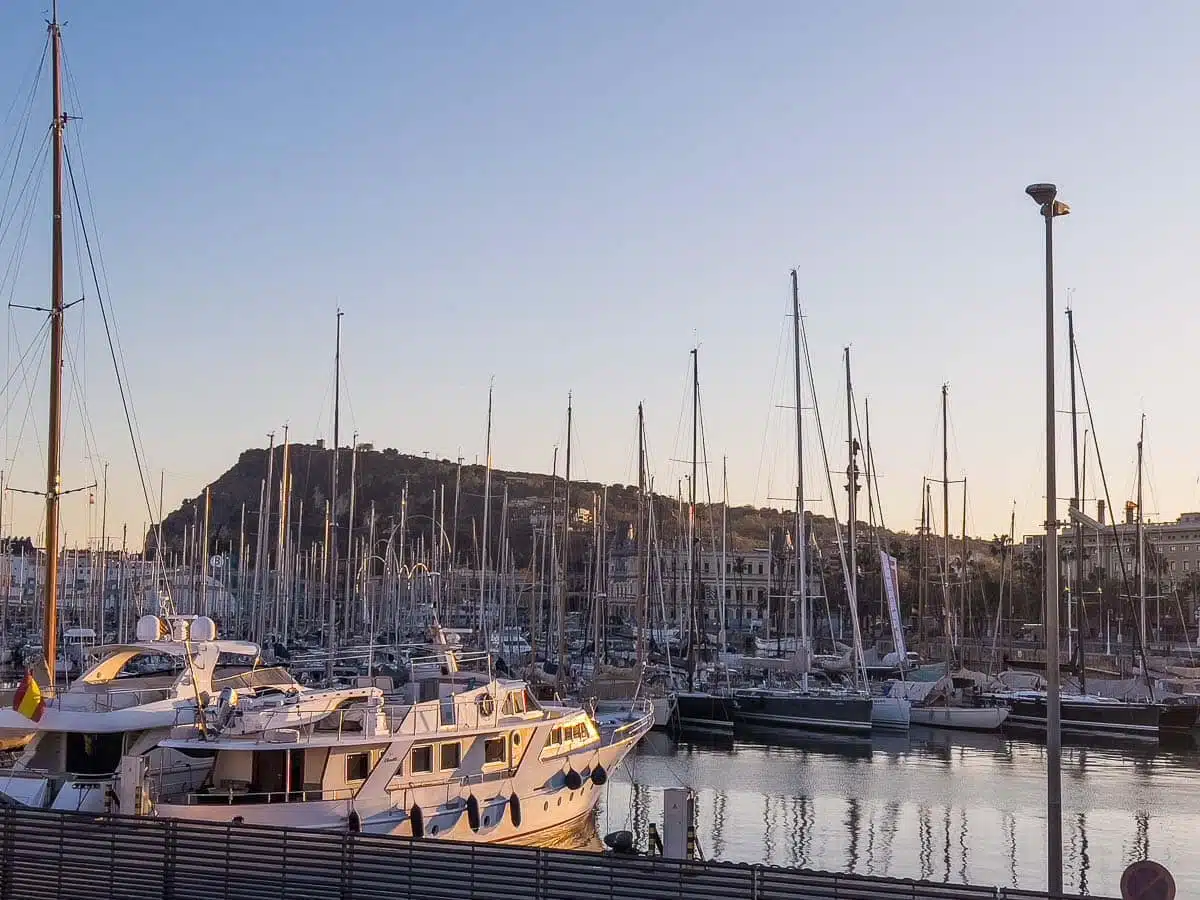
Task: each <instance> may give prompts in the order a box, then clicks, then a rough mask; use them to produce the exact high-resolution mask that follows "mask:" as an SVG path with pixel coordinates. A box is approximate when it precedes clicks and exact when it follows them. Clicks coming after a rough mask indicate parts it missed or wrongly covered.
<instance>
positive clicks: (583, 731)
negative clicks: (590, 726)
mask: <svg viewBox="0 0 1200 900" xmlns="http://www.w3.org/2000/svg"><path fill="white" fill-rule="evenodd" d="M587 736H588V732H587V725H585V724H583V722H576V723H575V740H577V741H586V740H587Z"/></svg>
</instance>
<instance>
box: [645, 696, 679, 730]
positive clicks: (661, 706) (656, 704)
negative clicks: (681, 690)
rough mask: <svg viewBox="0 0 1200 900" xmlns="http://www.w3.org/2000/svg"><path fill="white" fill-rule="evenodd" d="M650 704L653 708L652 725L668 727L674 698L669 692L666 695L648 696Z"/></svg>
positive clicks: (673, 706) (673, 709) (673, 707)
mask: <svg viewBox="0 0 1200 900" xmlns="http://www.w3.org/2000/svg"><path fill="white" fill-rule="evenodd" d="M650 705H651V706H652V707H653V709H654V726H653V727H655V728H668V727H670V724H671V716H672V714H673V713H674V712H675V698H674V697H673V696H671V695H669V694H668V695H667V696H666V697H652V698H650Z"/></svg>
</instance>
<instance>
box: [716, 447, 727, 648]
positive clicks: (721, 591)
mask: <svg viewBox="0 0 1200 900" xmlns="http://www.w3.org/2000/svg"><path fill="white" fill-rule="evenodd" d="M728 534H729V457H727V456H722V457H721V563H720V568H718V570H717V571H718V572H720V573H721V580H720V586H719V588H718V589H717V609H718V611H719V612H720V619H719V622H720V625H721V630H720V648H719V649H718V650H717V654H718V656H717V659H723V658H724V656H725V640H726V633H725V567H726V565H727V562H726V560H727V558H728V557H727V556H726V538H727V536H728Z"/></svg>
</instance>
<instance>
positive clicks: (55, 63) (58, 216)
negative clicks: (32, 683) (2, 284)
mask: <svg viewBox="0 0 1200 900" xmlns="http://www.w3.org/2000/svg"><path fill="white" fill-rule="evenodd" d="M50 55H51V60H52V62H51V70H52V72H53V78H54V85H53V93H54V118H53V119H52V120H51V123H50V131H51V134H52V135H53V142H54V200H53V211H52V217H53V220H52V247H51V263H50V415H49V425H48V430H49V440H48V441H47V453H46V609H45V618H44V620H43V622H42V651H43V656H44V657H45V660H46V668H47V669H48V670H49V678H50V687H52V688H53V687H54V663H55V657H56V655H57V653H58V504H59V492H60V489H61V480H62V444H61V439H62V369H63V131H64V130H65V129H66V127H67V117H66V116H65V115H64V114H63V105H62V100H63V97H62V30H61V29H60V28H59V26H58V0H54V2H53V3H52V10H51V18H50Z"/></svg>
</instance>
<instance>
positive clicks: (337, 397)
mask: <svg viewBox="0 0 1200 900" xmlns="http://www.w3.org/2000/svg"><path fill="white" fill-rule="evenodd" d="M343 315H344V313H343V312H342V311H341V310H340V309H339V310H338V311H337V329H336V332H335V335H336V336H335V339H334V349H333V462H332V466H333V470H332V473H331V474H330V478H329V482H330V488H329V503H328V505H327V507H326V508H327V510H328V511H327V512H326V520H327V521H326V526H325V528H326V533H327V538H326V543H327V545H328V546H327V547H326V551H325V552H326V557H327V559H328V566H329V571H328V572H327V573H326V575H327V576H328V583H327V589H328V591H329V610H328V618H327V619H326V621H325V628H326V635H325V643H326V648H327V649H328V651H329V656H328V659H326V661H325V680H326V682H327V683H328V684H329V685H330V686H331V687H332V686H333V650H334V647H336V646H337V613H336V609H337V557H338V552H337V496H338V425H339V424H340V423H341V413H342V402H341V401H342V390H341V388H342V316H343ZM268 493H269V491H268Z"/></svg>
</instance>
